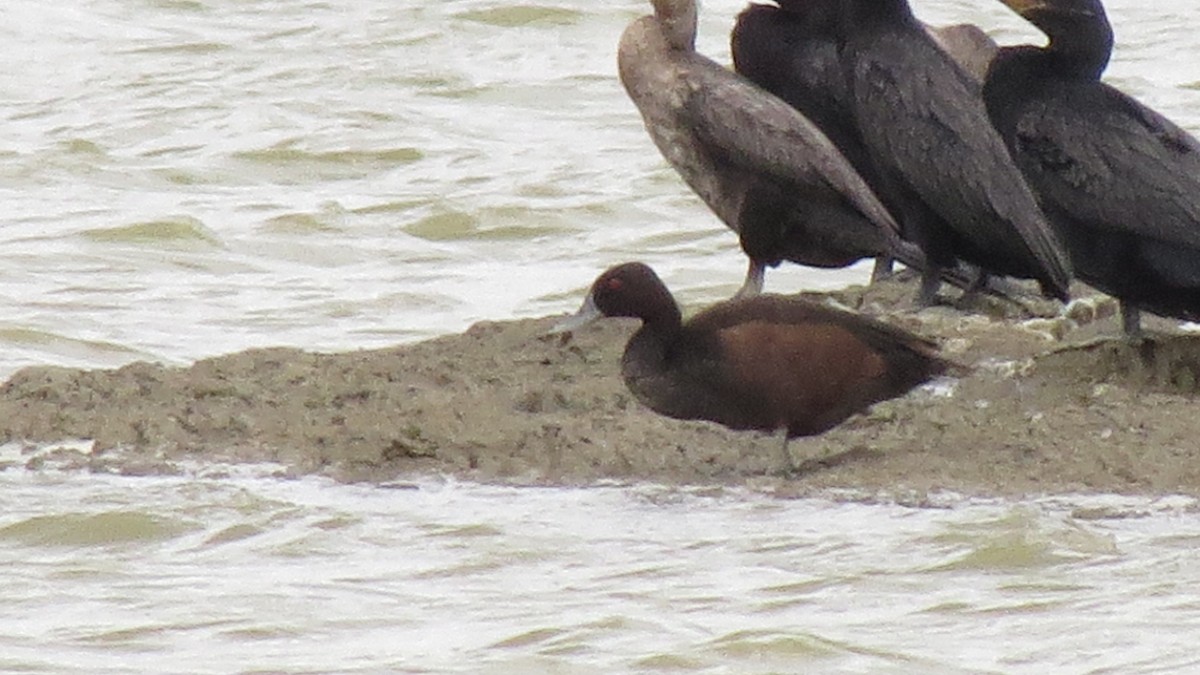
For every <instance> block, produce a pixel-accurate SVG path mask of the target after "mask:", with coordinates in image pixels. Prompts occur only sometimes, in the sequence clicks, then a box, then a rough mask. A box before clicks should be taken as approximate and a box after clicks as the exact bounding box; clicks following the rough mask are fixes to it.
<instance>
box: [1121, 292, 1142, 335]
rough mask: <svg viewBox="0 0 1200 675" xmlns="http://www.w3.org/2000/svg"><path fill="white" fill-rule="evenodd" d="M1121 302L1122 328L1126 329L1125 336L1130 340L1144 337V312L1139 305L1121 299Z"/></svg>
mask: <svg viewBox="0 0 1200 675" xmlns="http://www.w3.org/2000/svg"><path fill="white" fill-rule="evenodd" d="M1120 304H1121V328H1122V330H1124V331H1125V337H1126V338H1128V339H1130V340H1140V339H1141V337H1142V312H1141V310H1139V309H1138V308H1137V307H1134V306H1133V305H1131V304H1129V303H1128V302H1125V301H1124V300H1121V301H1120Z"/></svg>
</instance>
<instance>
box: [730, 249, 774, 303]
mask: <svg viewBox="0 0 1200 675" xmlns="http://www.w3.org/2000/svg"><path fill="white" fill-rule="evenodd" d="M766 274H767V266H766V265H765V264H763V263H761V262H759V261H757V260H755V259H754V258H751V259H750V268H749V269H747V270H746V281H745V282H744V283H743V284H742V287H741V288H740V289H738V292H737V293H734V295H733V297H735V298H753V297H754V296H756V295H758V294H760V293H762V289H763V280H764V278H765V277H766Z"/></svg>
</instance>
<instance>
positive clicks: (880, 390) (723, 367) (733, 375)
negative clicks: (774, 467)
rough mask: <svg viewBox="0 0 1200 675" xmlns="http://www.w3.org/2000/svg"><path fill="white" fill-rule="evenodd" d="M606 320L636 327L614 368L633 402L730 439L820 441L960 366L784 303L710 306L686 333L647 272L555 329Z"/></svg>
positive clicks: (813, 308) (613, 280)
mask: <svg viewBox="0 0 1200 675" xmlns="http://www.w3.org/2000/svg"><path fill="white" fill-rule="evenodd" d="M601 316H625V317H633V318H637V319H641V320H642V327H641V328H640V329H639V330H638V331H637V332H636V333H634V335H633V337H631V338H630V339H629V343H628V345H627V346H626V347H625V355H624V357H623V358H622V359H621V375H622V377H623V378H624V380H625V384H626V386H627V387H629V390H630V391H631V392H632V393H633V395H634V396H635V397H637V399H638V400H639V401H641V402H642V403H643V404H644V405H646V406H647V407H649V408H650V409H651V410H654V411H655V412H657V413H659V414H661V415H666V416H667V417H674V418H676V419H684V420H709V421H712V422H717V423H719V424H723V425H725V426H727V427H729V428H731V429H758V430H761V431H767V432H771V431H776V430H783V431H784V432H785V433H784V446H783V451H784V462H785V466H787V468H788V469H794V468H795V466H794V465H793V464H792V461H791V456H790V455H789V454H788V453H787V439H789V438H794V437H797V436H813V435H816V434H821V433H824V432H826V431H828V430H829V429H832V428H833V427H835V426H837V425H838V424H841V423H842V421H844V420H845V419H846V418H847V417H849V416H851V415H853V414H855V413H858V412H862V411H863V410H865V409H866V408H868V407H869V406H871V405H872V404H874V403H878V402H879V401H884V400H887V399H890V398H895V397H897V396H902V395H903V394H904V393H905V392H907V391H909V390H910V389H912V388H913V387H916V386H917V385H920V384H922V383H924V382H927V381H929V380H930V379H932V378H934V377H937V376H938V375H942V374H945V373H958V372H962V371H963V370H964V368H963V367H962V366H960V365H958V364H956V363H953V362H951V361H947V360H945V359H943V358H941V357H940V356H938V350H937V346H936V345H934V344H933V343H932V342H930V341H928V340H926V339H924V338H921V337H918V336H917V335H914V334H912V333H909V332H908V331H905V330H903V329H901V328H897V327H895V326H891V325H889V324H886V323H883V322H880V321H876V320H875V319H871V318H868V317H865V316H861V315H858V314H852V313H850V312H843V311H840V310H837V309H833V308H832V307H828V306H825V305H821V304H817V303H813V302H809V301H806V300H801V299H799V298H794V297H784V296H779V295H758V296H755V297H750V298H734V299H732V300H726V301H725V302H721V303H717V304H716V305H713V306H712V307H709V308H708V309H706V310H704V311H702V312H700V313H699V314H696V315H695V316H694V317H692V318H691V319H689V320H688V321H687V322H686V323H684V322H683V321H682V320H681V315H680V312H679V307H678V305H676V304H675V300H674V298H672V297H671V292H670V291H669V290H667V287H666V286H665V285H663V282H662V280H660V279H659V278H658V275H656V274H655V273H654V270H652V269H650V268H649V267H647V266H646V265H644V264H642V263H625V264H623V265H618V266H616V267H613V268H611V269H609V270H607V271H606V272H604V273H603V274H601V275H600V277H599V278H597V279H596V281H595V283H593V284H592V289H591V292H590V293H588V296H587V298H586V299H585V300H584V303H583V306H582V307H581V308H580V310H579V312H578V313H577V314H575V315H574V316H573V317H571V318H569V319H567V320H566V321H564V322H562V323H560V324H559V325H558V326H556V327H555V329H554V330H556V331H565V330H571V329H574V328H578V327H579V326H582V325H583V324H585V323H588V322H590V321H591V320H593V319H597V318H599V317H601Z"/></svg>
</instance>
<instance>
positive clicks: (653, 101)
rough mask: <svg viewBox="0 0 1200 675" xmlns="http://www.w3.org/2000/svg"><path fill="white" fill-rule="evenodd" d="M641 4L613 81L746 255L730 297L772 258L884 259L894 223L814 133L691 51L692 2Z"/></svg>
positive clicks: (756, 285)
mask: <svg viewBox="0 0 1200 675" xmlns="http://www.w3.org/2000/svg"><path fill="white" fill-rule="evenodd" d="M651 4H652V5H653V7H654V15H653V16H646V17H642V18H641V19H638V20H637V21H635V22H633V23H632V24H630V26H629V27H628V28H627V29H626V30H625V32H624V34H623V35H622V36H621V42H620V47H619V50H618V66H619V69H620V75H621V83H622V84H623V85H624V86H625V90H626V91H627V92H628V94H629V97H630V98H631V99H633V102H634V103H635V104H636V105H637V108H638V110H639V111H640V112H641V114H642V118H643V121H644V122H645V125H646V130H647V131H648V132H649V133H650V137H651V138H652V139H653V140H654V143H655V145H656V146H657V147H658V149H659V151H660V152H661V153H662V154H663V156H664V157H665V158H666V159H667V161H668V162H669V163H670V164H671V166H672V167H674V168H675V170H676V171H677V172H679V174H680V176H682V178H683V179H684V181H685V182H686V183H687V184H688V186H690V187H691V188H692V190H694V191H695V192H696V194H698V195H699V196H700V198H701V199H702V200H704V202H705V204H707V205H708V206H709V208H711V209H712V210H713V212H715V213H716V214H717V216H718V217H719V218H720V219H721V220H722V221H724V222H725V224H726V225H728V226H729V227H730V228H731V229H733V230H734V231H735V232H737V234H738V237H739V240H740V243H741V246H742V250H743V251H745V253H746V255H747V256H748V257H749V259H750V266H749V272H748V273H747V277H746V285H745V286H744V287H743V291H742V294H747V295H748V294H754V293H757V292H758V291H760V290H761V288H762V281H763V274H764V270H765V268H766V267H768V266H774V265H778V264H779V263H780V262H782V261H784V260H789V261H792V262H796V263H800V264H803V265H810V266H814V267H844V266H846V265H849V264H851V263H853V262H856V261H858V260H861V259H863V258H868V257H877V256H880V255H885V254H887V253H889V252H890V251H891V250H892V249H893V248H894V247H895V245H896V244H897V243H898V241H899V226H898V225H897V224H896V222H895V220H894V219H893V218H892V216H891V214H890V213H889V212H888V210H887V209H886V208H885V207H884V206H883V205H882V204H881V203H880V202H879V200H878V198H877V197H876V196H875V194H874V193H873V192H872V191H871V189H870V187H869V186H868V185H867V184H866V183H865V182H864V181H863V179H862V178H861V177H860V176H859V175H858V173H857V172H856V171H855V170H854V168H853V167H852V166H851V164H850V163H849V162H848V161H847V160H846V159H845V158H844V157H843V156H842V154H841V153H840V152H839V151H838V150H837V148H836V147H835V146H834V144H833V143H831V142H830V140H829V139H828V138H827V137H826V136H825V134H824V133H822V132H821V131H820V130H819V129H818V128H817V127H816V126H815V125H814V124H813V123H812V122H811V121H810V120H808V119H806V118H805V117H804V116H803V115H801V114H800V113H799V112H797V111H796V110H794V109H793V108H792V107H791V106H789V105H788V104H787V103H785V102H783V101H781V100H780V99H778V98H777V97H775V96H773V95H771V94H769V93H767V92H765V91H763V90H762V89H760V88H759V87H756V86H755V85H754V84H753V83H751V82H750V81H748V80H746V79H745V78H743V77H741V76H740V75H737V74H736V73H734V72H732V71H730V70H729V69H727V68H724V67H722V66H720V65H718V64H717V63H716V62H714V61H712V60H711V59H708V58H706V57H705V56H703V55H701V54H699V53H697V52H696V49H695V41H696V18H697V17H696V4H695V0H652V3H651ZM919 262H920V263H923V262H924V261H923V260H921V261H919Z"/></svg>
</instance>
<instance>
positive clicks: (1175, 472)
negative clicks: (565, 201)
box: [0, 281, 1200, 499]
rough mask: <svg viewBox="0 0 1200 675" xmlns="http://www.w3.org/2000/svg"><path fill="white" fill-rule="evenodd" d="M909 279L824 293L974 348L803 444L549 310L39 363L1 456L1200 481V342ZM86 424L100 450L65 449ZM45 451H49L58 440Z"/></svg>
mask: <svg viewBox="0 0 1200 675" xmlns="http://www.w3.org/2000/svg"><path fill="white" fill-rule="evenodd" d="M912 291H913V286H912V285H911V282H903V281H894V282H888V283H885V284H881V285H879V286H877V287H874V288H872V289H870V290H867V289H863V288H850V289H846V290H844V291H840V292H836V293H832V294H828V295H825V296H818V297H823V298H827V299H833V300H836V301H838V302H840V303H842V304H844V305H846V306H849V307H852V308H855V309H858V310H859V311H863V312H866V313H869V314H872V315H877V316H881V317H883V318H884V319H886V320H888V321H892V322H894V323H897V324H899V325H902V326H904V327H906V328H909V329H911V330H914V331H916V332H919V333H921V334H924V335H927V336H930V337H933V338H935V339H937V340H939V341H940V342H941V343H942V345H943V350H944V352H945V353H946V354H947V355H948V356H950V357H951V358H954V359H955V360H957V361H959V362H961V363H964V364H968V365H971V366H972V367H973V370H972V372H971V373H970V374H969V375H968V376H965V377H962V378H960V379H957V380H955V381H952V382H942V383H939V385H938V386H935V387H932V388H925V389H921V390H918V391H916V392H914V393H913V394H911V395H909V396H907V397H904V398H902V399H899V400H896V401H890V402H887V403H884V404H880V405H878V406H876V407H875V408H874V409H873V410H872V411H871V412H870V413H869V414H866V415H862V416H859V417H856V418H852V419H851V420H850V421H849V422H847V423H846V424H844V425H842V426H841V427H839V428H837V429H835V430H833V431H831V432H829V433H827V434H825V435H824V436H821V437H817V438H812V439H800V440H796V441H793V442H792V444H791V452H792V455H793V457H794V459H795V461H797V462H798V463H801V464H802V465H803V467H804V468H805V471H803V472H802V473H801V475H798V476H791V477H781V476H779V475H777V471H778V470H779V469H780V467H781V458H780V456H779V444H778V439H777V438H773V437H768V436H764V435H761V434H756V433H747V432H731V431H728V430H726V429H724V428H722V427H720V426H718V425H714V424H708V423H704V422H683V421H676V420H670V419H666V418H663V417H660V416H658V415H656V414H654V413H652V412H650V411H648V410H646V409H645V408H643V407H642V406H641V405H639V404H638V403H637V402H636V401H635V400H633V399H632V397H631V396H630V395H629V393H628V392H627V391H626V390H625V388H624V386H623V384H622V383H621V380H620V376H619V373H618V370H619V360H620V353H621V351H622V349H623V347H624V343H625V339H626V338H627V336H628V335H629V334H630V333H631V331H632V330H633V328H634V326H635V323H634V322H631V321H624V320H607V321H602V322H599V323H598V324H594V325H593V326H589V327H588V328H586V329H584V330H582V331H578V332H576V333H574V334H572V335H570V336H547V335H546V334H545V332H546V330H547V329H548V328H549V327H550V326H551V325H552V324H553V323H554V322H555V321H556V320H557V318H558V317H547V318H545V319H534V320H522V321H511V322H486V323H480V324H477V325H475V326H473V327H471V328H470V329H469V330H467V331H465V332H464V333H462V334H458V335H448V336H444V337H440V338H436V339H433V340H429V341H426V342H421V343H417V344H411V345H404V346H399V347H394V348H388V349H378V350H370V351H356V352H347V353H339V354H315V353H309V352H304V351H301V350H297V349H287V348H275V349H252V350H248V351H244V352H239V353H235V354H229V355H225V356H220V357H217V358H211V359H205V360H203V361H199V362H197V363H195V364H194V365H192V366H190V367H186V368H179V367H167V366H162V365H158V364H152V363H142V362H139V363H134V364H130V365H127V366H124V367H122V368H118V369H115V370H78V369H68V368H61V367H31V368H26V369H23V370H21V371H19V372H18V373H16V374H14V375H13V377H12V378H10V379H9V381H8V382H7V383H5V384H4V385H3V386H2V387H0V441H2V442H5V443H18V444H25V450H24V454H23V456H22V458H21V459H20V460H18V461H13V462H10V463H9V466H12V465H14V464H20V465H24V466H27V467H29V468H33V469H37V468H39V467H43V466H47V467H48V466H54V467H56V468H66V469H77V470H82V471H98V472H114V473H124V474H171V473H178V472H180V471H182V469H181V464H182V463H184V462H195V461H200V462H212V463H214V464H215V463H223V462H259V461H273V462H279V463H281V464H283V465H285V466H286V467H287V472H288V473H289V474H291V475H308V474H321V475H328V476H332V477H334V478H336V479H338V480H345V481H371V482H377V483H387V482H389V481H396V480H403V479H404V478H405V477H412V476H414V475H420V474H428V473H436V474H449V475H453V476H456V477H461V478H463V479H468V480H474V481H482V482H502V483H512V484H522V485H526V484H528V485H588V484H594V483H596V482H598V481H606V480H617V481H634V482H636V481H651V482H661V483H676V484H722V485H731V484H735V485H736V484H743V485H751V486H755V487H758V488H762V489H767V490H771V491H774V492H777V493H781V494H795V495H805V494H817V493H823V492H828V491H829V490H830V489H835V488H836V489H849V490H853V491H855V492H856V493H858V494H863V495H892V496H897V495H904V496H906V498H910V499H911V498H913V496H914V495H915V496H916V498H919V497H920V495H923V494H932V493H937V492H944V491H952V492H957V493H961V494H965V495H979V496H1023V495H1042V494H1047V493H1077V492H1088V493H1092V492H1114V493H1125V494H1174V493H1180V494H1187V495H1200V443H1198V442H1197V439H1198V438H1200V415H1197V414H1196V406H1195V398H1196V394H1197V391H1200V336H1197V335H1193V334H1187V333H1182V332H1180V331H1179V330H1178V328H1177V327H1176V325H1175V323H1174V322H1168V321H1159V320H1152V321H1149V322H1148V327H1149V329H1150V331H1151V333H1150V335H1151V337H1150V338H1148V339H1146V340H1144V341H1143V342H1141V343H1138V344H1130V343H1127V342H1126V341H1124V340H1121V339H1119V338H1116V336H1118V335H1119V330H1120V329H1119V325H1118V320H1117V317H1116V316H1115V306H1114V303H1112V301H1111V300H1107V299H1099V298H1093V299H1091V300H1090V301H1088V302H1084V303H1081V304H1079V305H1077V306H1075V307H1072V309H1071V311H1070V313H1069V318H1068V317H1067V316H1063V315H1061V314H1062V313H1060V312H1059V311H1058V308H1056V307H1054V306H1052V305H1050V304H1049V303H1045V304H1042V303H1032V305H1033V306H1026V307H1021V308H1017V307H1014V306H1013V305H1011V304H1009V303H1004V302H999V301H983V302H982V303H977V304H976V305H974V306H972V307H970V308H966V309H962V308H955V307H934V308H930V309H925V310H921V311H914V310H912V309H911V305H910V298H911V296H912ZM70 439H91V440H92V441H93V443H92V444H91V447H90V450H86V449H85V450H78V449H70V448H66V447H64V448H57V449H56V448H55V447H54V446H53V444H55V443H58V442H60V441H64V440H70ZM46 444H50V445H46Z"/></svg>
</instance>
